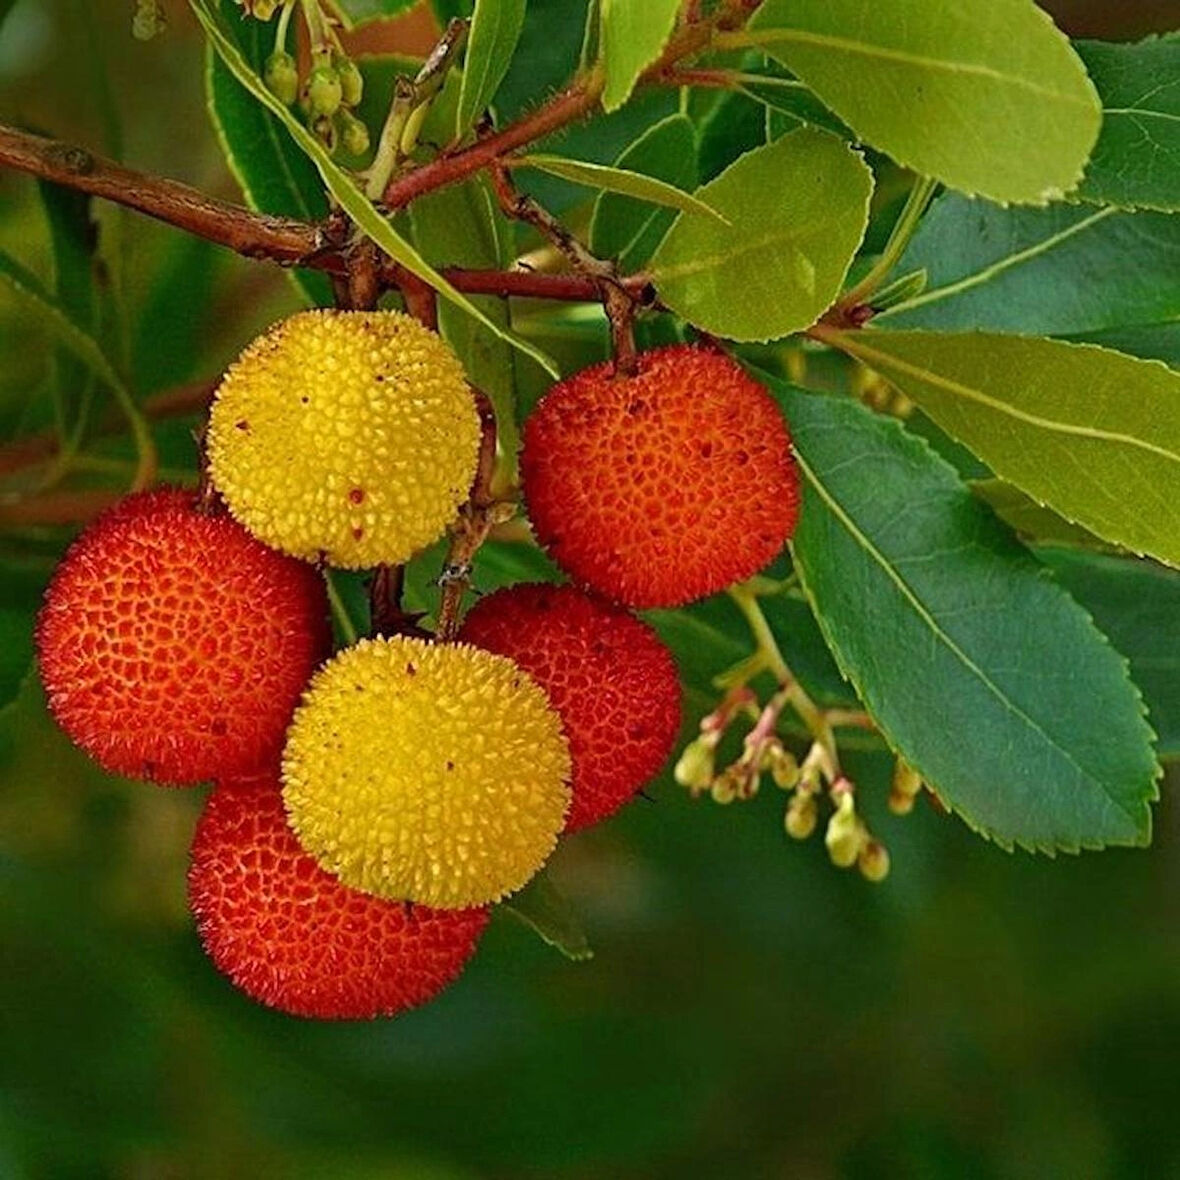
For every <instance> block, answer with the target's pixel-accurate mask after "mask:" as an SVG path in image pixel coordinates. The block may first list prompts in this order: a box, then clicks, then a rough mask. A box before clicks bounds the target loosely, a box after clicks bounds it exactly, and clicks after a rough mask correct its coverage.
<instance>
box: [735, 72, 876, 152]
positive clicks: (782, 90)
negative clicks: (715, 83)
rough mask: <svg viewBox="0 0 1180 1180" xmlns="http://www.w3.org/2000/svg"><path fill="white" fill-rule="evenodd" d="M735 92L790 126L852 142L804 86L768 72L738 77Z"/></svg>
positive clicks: (788, 78)
mask: <svg viewBox="0 0 1180 1180" xmlns="http://www.w3.org/2000/svg"><path fill="white" fill-rule="evenodd" d="M737 81H738V86H737V90H738V91H739V92H740V93H741V94H746V95H749V97H750V98H752V99H754V100H755V101H756V102H760V103H762V104H763V105H764V106H766V107H769V108H770V109H771V110H772V111H777V112H779V113H780V114H783V115H787V116H789V118H790V119H791V121H792V123H806V124H809V125H810V126H812V127H820V128H822V129H823V130H824V131H831V132H832V133H833V134H834V135H839V136H840V137H841V138H842V139H855V138H856V137H855V136H854V135H853V133H852V132H851V131H850V130H849V129H848V127H846V126H845V125H844V123H843V122H842V121H841V120H840V119H838V118H837V117H836V116H835V115H833V114H832V112H831V111H829V110H828V108H827V107H826V106H824V104H823V103H822V102H820V100H819V99H818V98H816V96H815V95H814V94H813V93H812V91H811V89H810V88H809V87H808V86H807V84H806V83H804V82H801V81H799V79H798V78H792V77H789V76H786V75H784V73H783V71H781V70H780V71H778V72H772V71H770V70H766V71H758V72H751V73H744V74H738V76H737Z"/></svg>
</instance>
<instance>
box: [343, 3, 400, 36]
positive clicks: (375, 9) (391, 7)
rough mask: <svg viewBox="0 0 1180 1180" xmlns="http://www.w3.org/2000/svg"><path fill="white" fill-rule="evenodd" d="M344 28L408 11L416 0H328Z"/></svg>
mask: <svg viewBox="0 0 1180 1180" xmlns="http://www.w3.org/2000/svg"><path fill="white" fill-rule="evenodd" d="M330 2H331V5H332V7H333V8H334V9H335V10H336V12H337V13H338V14H339V16H340V18H341V19H342V20H343V21H344V24H345V27H346V28H350V29H351V28H355V27H356V26H357V25H363V24H366V23H367V22H368V21H374V20H385V19H386V18H387V17H391V16H397V15H398V14H399V13H402V12H408V11H409V10H410V9H411V8H413V7H414V5H415V3H416V2H417V0H330Z"/></svg>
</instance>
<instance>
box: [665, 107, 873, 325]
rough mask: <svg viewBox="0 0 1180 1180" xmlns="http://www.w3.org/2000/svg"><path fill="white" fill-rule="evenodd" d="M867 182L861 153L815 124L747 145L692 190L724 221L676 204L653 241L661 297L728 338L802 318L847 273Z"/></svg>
mask: <svg viewBox="0 0 1180 1180" xmlns="http://www.w3.org/2000/svg"><path fill="white" fill-rule="evenodd" d="M872 185H873V180H872V173H871V172H870V171H869V169H868V167H867V165H866V164H865V162H864V161H863V160H862V159H861V158H860V156H859V155H857V154H856V153H855V152H854V151H852V150H851V149H850V148H849V147H848V145H847V144H845V143H843V142H841V141H840V140H839V139H837V138H836V137H835V136H832V135H829V134H828V133H827V132H824V131H817V130H815V129H814V128H810V127H808V128H803V129H801V130H799V131H793V132H791V134H790V135H786V136H784V137H783V138H782V139H780V140H778V141H776V142H775V143H772V144H767V145H766V146H765V147H761V148H757V149H755V150H754V151H752V152H748V153H747V154H746V155H744V156H742V158H741V159H740V160H738V161H737V162H736V163H734V164H731V165H730V166H729V167H728V168H727V169H726V170H725V171H724V172H723V173H722V174H721V175H720V176H718V177H717V178H716V180H712V181H710V182H709V183H708V184H707V185H705V186H704V187H703V188H701V189H699V190H698V191H697V196H699V197H700V198H701V199H702V200H704V201H706V202H707V203H708V204H710V205H711V206H712V207H713V208H715V209H716V210H718V212H720V213H722V214H724V215H725V216H726V217H728V218H729V220H730V221H731V223H732V224H731V225H729V226H723V225H718V224H717V222H716V221H713V220H709V219H706V218H703V217H697V216H693V215H690V214H683V213H682V214H681V215H680V216H679V217H678V218H677V220H676V222H675V224H674V225H673V226H672V228H671V230H669V232H668V236H667V237H666V238H665V239H664V240H663V242H662V243H661V244H660V247H659V249H658V250H656V253H655V255H654V257H653V258H652V260H651V270H652V277H653V280H654V282H655V284H656V287H657V289H658V290H659V293H660V297H661V299H663V301H664V302H665V303H666V304H667V305H668V306H669V307H670V308H672V310H673V311H675V312H677V313H678V314H679V315H681V316H683V317H684V318H685V319H686V320H688V321H689V322H690V323H693V324H695V325H696V326H697V327H700V328H704V329H705V330H706V331H709V332H713V333H715V334H716V335H718V336H727V337H729V338H730V339H733V340H742V341H751V340H771V339H774V338H775V337H778V336H785V335H787V334H788V333H790V332H796V331H798V330H799V329H801V328H806V327H808V326H809V325H810V324H812V323H814V322H815V321H816V320H817V319H818V318H819V316H820V315H821V314H822V313H823V311H824V309H825V308H827V307H828V306H829V305H830V304H831V302H832V300H833V299H835V297H836V295H837V294H838V292H839V290H840V286H841V284H842V283H843V281H844V276H845V275H846V274H847V273H848V266H849V263H850V262H851V261H852V258H853V255H854V254H855V253H856V249H857V247H858V246H859V245H860V242H861V239H862V237H863V236H864V230H865V225H866V223H867V220H868V203H869V196H870V193H871V192H872Z"/></svg>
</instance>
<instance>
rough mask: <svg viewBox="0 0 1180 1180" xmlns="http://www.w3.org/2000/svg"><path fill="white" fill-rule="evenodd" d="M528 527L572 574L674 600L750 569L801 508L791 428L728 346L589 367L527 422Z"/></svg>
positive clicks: (620, 592) (592, 583)
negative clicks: (628, 368) (622, 365)
mask: <svg viewBox="0 0 1180 1180" xmlns="http://www.w3.org/2000/svg"><path fill="white" fill-rule="evenodd" d="M521 469H522V475H523V483H524V495H525V501H526V503H527V505H528V509H529V515H530V517H531V518H532V522H533V526H534V528H535V529H536V533H537V537H538V539H539V540H540V542H541V544H542V545H543V546H544V547H545V548H546V549H547V550H548V551H549V554H550V555H551V556H552V557H553V559H554V560H555V561H556V562H557V563H558V565H560V566H561V567H562V568H563V569H564V570H565V571H566V572H567V573H569V574H570V576H571V577H572V578H573V579H574V580H575V581H577V582H580V583H581V584H583V585H585V586H589V587H590V588H592V589H595V590H598V591H599V592H601V593H603V594H606V595H607V596H608V597H611V598H614V599H616V600H617V601H619V602H623V603H626V604H627V605H628V606H637V607H650V606H679V605H681V604H683V603H686V602H691V601H692V600H693V599H696V598H702V597H704V596H705V595H707V594H712V593H714V592H716V591H718V590H723V589H724V588H725V587H726V586H729V585H731V584H732V583H734V582H737V581H741V580H743V579H745V578H748V577H750V576H751V575H752V574H755V573H757V572H758V570H760V569H761V568H762V567H763V566H765V565H766V564H767V563H768V562H770V561H771V560H773V558H774V557H775V556H776V555H777V554H778V552H779V550H780V549H781V548H782V546H783V543H784V542H785V541H786V540H787V538H788V537H789V536H790V535H791V532H792V530H793V529H794V527H795V519H796V516H797V514H798V500H799V491H798V476H797V474H796V471H795V467H794V463H793V460H792V458H791V449H790V437H789V435H788V433H787V428H786V424H785V423H784V421H783V418H782V415H781V413H780V412H779V410H778V407H777V406H776V405H775V403H774V402H773V401H772V400H771V398H770V396H769V394H767V392H766V390H765V389H763V388H762V386H760V385H759V384H758V383H757V382H756V381H754V380H753V379H752V378H751V377H749V376H748V375H747V374H746V373H745V371H744V370H743V369H742V368H741V367H740V366H739V365H738V364H737V363H736V362H734V361H732V360H730V359H729V358H728V357H726V356H724V355H722V354H720V353H717V352H713V351H710V350H707V349H704V348H696V347H691V346H689V345H672V346H670V347H667V348H657V349H653V350H652V351H650V352H645V353H641V354H640V355H639V357H638V372H637V373H636V375H635V376H630V377H628V376H621V375H620V376H616V375H615V372H614V368H613V366H612V365H611V364H609V363H608V364H601V365H596V366H594V367H592V368H589V369H585V370H583V371H582V372H580V373H575V374H574V375H573V376H572V377H568V378H567V379H566V380H564V381H562V382H560V383H559V384H557V385H555V386H554V387H553V389H551V390H550V391H549V393H548V394H547V395H546V396H545V397H544V398H542V399H541V402H540V403H539V404H538V406H537V409H536V410H535V411H534V412H533V414H532V415H531V416H530V418H529V420H528V421H527V422H526V423H525V429H524V450H523V452H522V455H521Z"/></svg>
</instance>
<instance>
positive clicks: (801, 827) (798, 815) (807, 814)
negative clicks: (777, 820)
mask: <svg viewBox="0 0 1180 1180" xmlns="http://www.w3.org/2000/svg"><path fill="white" fill-rule="evenodd" d="M818 818H819V811H818V808H817V807H816V804H815V796H814V795H795V796H794V797H793V798H792V799H791V802H790V803H789V804H788V805H787V814H786V816H785V817H784V818H783V826H784V827H785V828H786V829H787V835H788V836H790V837H791V839H792V840H806V839H807V837H808V836H810V835H811V833H812V832H814V831H815V825H816V822H817V820H818Z"/></svg>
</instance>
